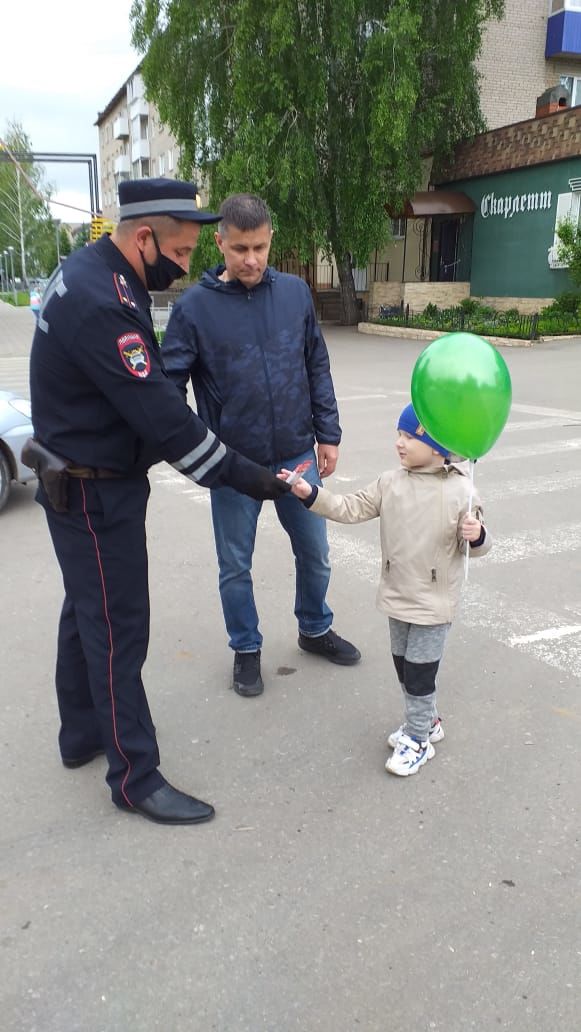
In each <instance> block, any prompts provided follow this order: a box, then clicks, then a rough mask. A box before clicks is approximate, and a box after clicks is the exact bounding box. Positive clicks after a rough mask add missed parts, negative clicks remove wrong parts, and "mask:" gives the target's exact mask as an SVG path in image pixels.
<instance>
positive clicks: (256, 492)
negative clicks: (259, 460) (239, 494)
mask: <svg viewBox="0 0 581 1032" xmlns="http://www.w3.org/2000/svg"><path fill="white" fill-rule="evenodd" d="M257 468H258V469H259V470H260V473H258V474H256V478H255V481H254V482H253V483H252V484H249V485H248V486H247V487H239V488H238V490H239V491H243V492H244V494H247V495H250V497H251V498H256V500H257V501H259V502H261V501H262V500H263V499H270V500H271V501H274V500H275V499H276V498H282V496H283V495H285V494H288V493H289V491H290V490H291V486H290V484H287V483H285V481H284V480H279V478H278V477H276V476H275V475H274V473H271V472H270V470H268V469H262V467H261V466H258V467H257Z"/></svg>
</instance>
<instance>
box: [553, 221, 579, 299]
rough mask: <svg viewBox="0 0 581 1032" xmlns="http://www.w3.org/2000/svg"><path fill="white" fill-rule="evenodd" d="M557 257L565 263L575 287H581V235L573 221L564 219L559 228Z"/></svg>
mask: <svg viewBox="0 0 581 1032" xmlns="http://www.w3.org/2000/svg"><path fill="white" fill-rule="evenodd" d="M557 238H558V241H559V243H558V245H557V257H558V259H559V261H561V262H565V264H566V265H567V271H568V273H569V277H570V279H571V280H572V281H573V285H574V286H576V287H581V235H580V234H579V227H578V225H577V223H576V222H573V220H572V219H563V220H562V222H559V225H558V226H557Z"/></svg>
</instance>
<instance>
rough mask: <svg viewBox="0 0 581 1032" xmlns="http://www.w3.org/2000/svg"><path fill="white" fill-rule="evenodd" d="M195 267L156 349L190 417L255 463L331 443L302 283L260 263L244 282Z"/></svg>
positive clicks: (320, 360)
mask: <svg viewBox="0 0 581 1032" xmlns="http://www.w3.org/2000/svg"><path fill="white" fill-rule="evenodd" d="M223 271H224V266H223V265H220V266H218V267H217V268H215V269H212V270H210V271H208V272H205V273H204V275H203V277H202V279H201V280H200V282H199V283H197V284H196V285H195V286H193V287H190V288H189V289H188V290H186V291H184V293H183V294H182V295H181V297H180V298H179V300H178V301H177V302H176V304H175V305H174V308H173V311H172V314H171V317H170V320H169V323H168V327H167V331H166V334H165V337H164V340H163V345H162V349H161V353H162V359H163V364H164V366H165V369H166V371H167V373H168V375H169V376H170V377H171V379H172V380H173V381H174V383H176V384H177V385H178V387H180V389H181V390H182V391H183V392H184V394H185V391H186V389H187V385H188V380H189V379H190V378H191V381H192V385H193V388H194V394H195V397H196V404H197V409H198V415H199V416H200V418H201V419H203V421H204V422H205V423H206V425H207V426H209V427H210V428H211V429H212V430H213V431H214V432H215V433H216V434H217V435H218V436H219V437H220V439H221V440H222V441H224V443H225V444H228V445H230V446H231V447H233V448H236V450H237V451H239V452H241V453H242V454H243V455H246V456H247V457H248V458H251V459H253V460H254V461H255V462H259V463H260V464H261V465H264V466H271V465H275V464H277V463H280V462H282V461H283V460H285V459H290V458H292V457H294V456H296V455H300V454H301V452H305V451H308V449H309V448H311V447H312V446H313V442H314V440H315V439H316V440H317V441H319V442H321V443H324V444H335V445H338V444H339V442H340V440H341V427H340V426H339V416H338V412H337V402H336V400H335V392H334V389H333V381H332V379H331V372H330V368H329V355H328V352H327V345H326V344H325V340H324V338H323V334H322V333H321V329H320V327H319V325H318V323H317V319H316V315H315V310H314V307H313V302H312V298H311V294H310V290H309V288H308V286H307V284H306V283H305V282H304V281H303V280H301V279H299V277H298V276H290V275H288V274H286V273H281V272H277V270H276V269H273V268H271V267H270V266H269V267H268V268H267V269H266V270H265V273H264V276H263V278H262V280H261V281H260V283H258V284H257V285H256V286H255V287H253V288H252V289H248V288H247V287H245V286H244V285H243V284H242V283H241V282H240V281H239V280H230V281H228V282H223V281H222V280H221V279H219V276H220V275H221V273H222V272H223Z"/></svg>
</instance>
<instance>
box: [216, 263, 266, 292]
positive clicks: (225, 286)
mask: <svg viewBox="0 0 581 1032" xmlns="http://www.w3.org/2000/svg"><path fill="white" fill-rule="evenodd" d="M225 268H226V266H225V265H216V266H215V267H214V268H213V269H206V271H205V272H204V273H203V275H202V278H201V280H200V285H201V286H202V287H207V288H208V289H209V290H221V291H223V292H225V293H227V294H247V293H248V287H245V286H244V284H243V283H241V282H240V280H237V279H233V280H227V281H224V280H221V279H220V276H221V275H222V273H223V272H224V270H225ZM275 279H276V269H273V268H272V267H271V266H270V265H267V267H266V269H265V270H264V275H263V277H262V279H261V281H260V283H257V284H256V287H252V290H256V289H257V287H260V286H262V284H263V283H272V282H273V281H274V280H275Z"/></svg>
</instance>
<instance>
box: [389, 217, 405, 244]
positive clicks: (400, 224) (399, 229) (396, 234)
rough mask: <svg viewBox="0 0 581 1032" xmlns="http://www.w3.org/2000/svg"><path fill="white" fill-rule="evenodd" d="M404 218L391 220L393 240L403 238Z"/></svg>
mask: <svg viewBox="0 0 581 1032" xmlns="http://www.w3.org/2000/svg"><path fill="white" fill-rule="evenodd" d="M405 222H406V220H405V219H392V220H391V235H392V237H393V239H394V240H403V238H404V237H405Z"/></svg>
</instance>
